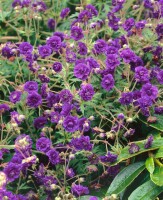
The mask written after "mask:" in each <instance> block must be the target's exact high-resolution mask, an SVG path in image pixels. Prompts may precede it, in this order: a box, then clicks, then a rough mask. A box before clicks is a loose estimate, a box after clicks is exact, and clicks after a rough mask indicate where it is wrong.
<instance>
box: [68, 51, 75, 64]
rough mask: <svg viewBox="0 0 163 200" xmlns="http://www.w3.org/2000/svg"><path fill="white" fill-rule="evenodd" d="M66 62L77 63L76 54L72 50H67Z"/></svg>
mask: <svg viewBox="0 0 163 200" xmlns="http://www.w3.org/2000/svg"><path fill="white" fill-rule="evenodd" d="M66 61H67V62H68V63H74V62H75V61H76V54H75V53H74V52H72V51H70V50H66Z"/></svg>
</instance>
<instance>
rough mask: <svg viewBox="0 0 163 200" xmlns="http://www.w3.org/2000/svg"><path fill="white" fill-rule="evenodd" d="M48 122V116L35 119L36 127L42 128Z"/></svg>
mask: <svg viewBox="0 0 163 200" xmlns="http://www.w3.org/2000/svg"><path fill="white" fill-rule="evenodd" d="M46 123H47V119H46V117H42V116H40V117H37V118H35V119H34V122H33V125H34V127H35V128H36V129H40V128H43V127H44V125H45V124H46Z"/></svg>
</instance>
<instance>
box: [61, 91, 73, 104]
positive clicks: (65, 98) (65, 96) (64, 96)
mask: <svg viewBox="0 0 163 200" xmlns="http://www.w3.org/2000/svg"><path fill="white" fill-rule="evenodd" d="M59 98H60V100H61V101H62V102H63V103H68V102H71V101H72V99H73V95H72V94H71V92H70V90H67V89H64V90H62V91H61V92H60V93H59Z"/></svg>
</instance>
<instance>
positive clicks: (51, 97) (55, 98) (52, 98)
mask: <svg viewBox="0 0 163 200" xmlns="http://www.w3.org/2000/svg"><path fill="white" fill-rule="evenodd" d="M46 100H47V106H48V107H49V108H52V107H53V105H54V104H55V103H58V102H59V100H60V99H59V95H58V94H54V93H52V92H48V94H47V97H46Z"/></svg>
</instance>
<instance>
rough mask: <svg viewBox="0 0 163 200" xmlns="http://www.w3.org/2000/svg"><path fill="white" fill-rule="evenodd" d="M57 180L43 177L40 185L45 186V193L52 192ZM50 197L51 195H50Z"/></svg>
mask: <svg viewBox="0 0 163 200" xmlns="http://www.w3.org/2000/svg"><path fill="white" fill-rule="evenodd" d="M56 183H57V180H56V179H55V178H54V177H53V176H45V177H43V180H42V184H43V185H44V186H45V189H46V191H50V192H51V191H53V190H54V188H53V186H54V185H56ZM50 196H51V195H50ZM46 200H51V198H47V199H46Z"/></svg>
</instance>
